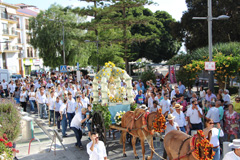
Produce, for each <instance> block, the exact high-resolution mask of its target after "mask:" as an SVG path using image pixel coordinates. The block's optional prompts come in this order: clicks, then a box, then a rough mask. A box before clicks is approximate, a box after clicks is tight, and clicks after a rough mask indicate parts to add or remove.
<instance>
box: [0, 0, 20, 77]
mask: <svg viewBox="0 0 240 160" xmlns="http://www.w3.org/2000/svg"><path fill="white" fill-rule="evenodd" d="M18 8H19V7H17V6H14V5H11V4H8V3H3V2H0V12H1V18H0V68H1V69H9V71H10V72H11V73H19V71H20V67H19V63H18V58H19V50H18V47H17V46H16V43H17V40H18V32H17V17H16V11H17V9H18Z"/></svg>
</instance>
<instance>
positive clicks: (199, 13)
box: [172, 0, 240, 53]
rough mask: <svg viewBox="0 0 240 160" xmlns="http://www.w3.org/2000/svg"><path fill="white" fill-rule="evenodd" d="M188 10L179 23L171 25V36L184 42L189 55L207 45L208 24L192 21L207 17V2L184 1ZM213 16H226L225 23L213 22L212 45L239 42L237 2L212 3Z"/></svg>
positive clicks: (221, 0) (201, 0)
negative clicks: (195, 18)
mask: <svg viewBox="0 0 240 160" xmlns="http://www.w3.org/2000/svg"><path fill="white" fill-rule="evenodd" d="M186 3H187V7H188V10H187V11H186V12H185V13H184V14H183V16H182V18H181V22H175V23H174V24H172V28H173V30H172V31H173V32H172V35H173V36H174V37H175V38H177V39H179V40H181V41H183V42H185V45H186V48H187V50H188V51H190V52H189V53H192V51H193V50H195V49H197V48H199V47H205V46H207V44H208V23H207V21H206V20H193V19H192V17H207V0H186ZM212 3H213V4H212V8H213V16H214V17H217V16H219V15H228V16H230V17H231V18H230V19H228V20H225V21H213V27H212V28H213V44H216V43H219V42H234V41H239V40H240V38H239V37H240V27H239V26H240V25H239V23H240V21H239V19H240V15H239V13H238V7H239V2H238V1H232V0H218V1H213V2H212Z"/></svg>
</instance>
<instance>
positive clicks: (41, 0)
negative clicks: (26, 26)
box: [2, 0, 187, 21]
mask: <svg viewBox="0 0 240 160" xmlns="http://www.w3.org/2000/svg"><path fill="white" fill-rule="evenodd" d="M2 1H3V2H6V3H10V4H17V3H25V4H28V5H35V6H37V8H39V9H48V8H49V6H50V5H51V4H53V3H57V4H60V5H62V6H72V7H86V6H88V5H91V3H87V2H83V1H80V0H2ZM153 1H154V2H156V3H157V4H158V5H151V6H145V7H146V8H149V9H150V10H152V11H153V12H155V11H157V10H162V11H167V12H168V13H169V14H170V15H172V17H173V18H174V19H176V20H177V21H180V19H181V17H182V13H183V11H186V10H187V6H186V3H185V0H153Z"/></svg>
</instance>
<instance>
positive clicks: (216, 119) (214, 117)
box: [206, 107, 220, 123]
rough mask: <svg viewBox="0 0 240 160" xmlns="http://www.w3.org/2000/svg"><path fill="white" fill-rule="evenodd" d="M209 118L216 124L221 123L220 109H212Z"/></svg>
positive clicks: (209, 111)
mask: <svg viewBox="0 0 240 160" xmlns="http://www.w3.org/2000/svg"><path fill="white" fill-rule="evenodd" d="M206 117H207V118H211V119H212V120H213V122H214V123H218V122H220V113H219V109H218V108H216V107H211V108H210V109H209V110H208V112H207V115H206Z"/></svg>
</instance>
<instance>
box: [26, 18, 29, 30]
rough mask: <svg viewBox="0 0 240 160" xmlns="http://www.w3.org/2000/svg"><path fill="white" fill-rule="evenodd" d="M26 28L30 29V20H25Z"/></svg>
mask: <svg viewBox="0 0 240 160" xmlns="http://www.w3.org/2000/svg"><path fill="white" fill-rule="evenodd" d="M25 28H26V29H29V21H28V19H25Z"/></svg>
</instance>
